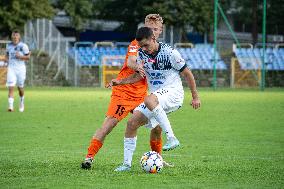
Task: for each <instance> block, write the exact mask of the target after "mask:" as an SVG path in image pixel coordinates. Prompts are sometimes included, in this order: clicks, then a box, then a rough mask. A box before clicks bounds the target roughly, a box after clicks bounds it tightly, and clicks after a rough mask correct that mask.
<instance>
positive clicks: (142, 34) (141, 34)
mask: <svg viewBox="0 0 284 189" xmlns="http://www.w3.org/2000/svg"><path fill="white" fill-rule="evenodd" d="M153 35H154V34H153V31H152V29H151V28H148V27H141V28H139V29H138V30H137V32H136V37H135V38H136V40H137V41H142V40H143V39H149V38H150V37H152V36H153Z"/></svg>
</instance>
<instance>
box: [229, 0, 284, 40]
mask: <svg viewBox="0 0 284 189" xmlns="http://www.w3.org/2000/svg"><path fill="white" fill-rule="evenodd" d="M235 7H236V8H237V9H239V10H240V11H239V12H236V13H235V14H234V19H235V20H236V21H238V22H239V23H242V24H244V25H245V26H246V28H247V31H249V32H251V34H252V38H253V40H252V43H254V44H255V43H257V36H258V33H261V32H262V21H263V0H252V1H247V0H235ZM283 9H284V3H283V0H267V17H266V20H267V21H266V29H267V33H268V34H281V35H283V34H284V21H283V17H284V12H283Z"/></svg>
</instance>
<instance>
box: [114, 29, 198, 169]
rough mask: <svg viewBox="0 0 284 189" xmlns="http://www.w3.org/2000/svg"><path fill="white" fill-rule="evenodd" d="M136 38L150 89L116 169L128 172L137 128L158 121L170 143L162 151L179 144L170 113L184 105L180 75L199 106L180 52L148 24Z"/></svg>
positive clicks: (131, 79) (129, 128) (130, 123)
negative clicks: (156, 36) (163, 40)
mask: <svg viewBox="0 0 284 189" xmlns="http://www.w3.org/2000/svg"><path fill="white" fill-rule="evenodd" d="M136 40H137V41H138V44H139V46H140V49H139V56H138V58H137V62H138V63H140V64H143V68H144V69H145V72H146V78H147V82H148V86H149V90H150V93H151V94H150V95H148V96H147V97H146V98H145V100H144V103H142V104H140V105H139V106H138V107H137V108H135V110H134V113H133V115H132V117H131V118H130V119H129V120H128V122H127V129H126V132H125V139H124V162H123V165H121V166H119V167H118V168H116V169H115V171H128V170H130V168H131V164H132V156H133V153H134V151H135V148H136V135H137V129H138V128H139V127H140V126H142V125H145V124H146V126H147V127H151V128H155V127H156V126H157V125H158V124H160V126H161V127H162V129H163V131H164V132H165V133H166V136H167V143H166V144H165V146H163V150H164V151H167V150H172V149H174V148H176V147H178V146H179V141H178V140H177V138H176V137H175V135H174V133H173V130H172V128H171V125H170V122H169V120H168V118H167V115H166V114H167V113H170V112H173V111H175V110H177V109H179V108H180V107H181V106H182V103H183V99H184V90H183V86H182V81H181V78H180V75H182V76H183V77H184V78H185V80H186V82H187V83H188V85H189V87H190V90H191V94H192V101H191V105H192V107H193V108H194V109H198V108H199V107H200V104H201V103H200V100H199V98H198V94H197V90H196V84H195V79H194V77H193V74H192V73H191V71H190V69H189V68H188V67H187V65H186V63H185V61H184V59H182V57H181V55H180V53H179V52H178V51H177V50H175V49H172V48H171V47H170V46H169V45H167V44H164V43H158V42H157V41H156V40H155V38H154V36H153V31H152V30H151V29H150V28H148V27H142V28H140V29H139V30H138V31H137V34H136ZM140 79H141V76H139V75H138V74H135V75H133V76H132V77H129V78H125V79H122V80H113V81H112V85H121V84H127V83H133V82H137V81H139V80H140Z"/></svg>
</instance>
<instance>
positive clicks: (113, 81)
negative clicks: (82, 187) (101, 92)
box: [105, 79, 121, 88]
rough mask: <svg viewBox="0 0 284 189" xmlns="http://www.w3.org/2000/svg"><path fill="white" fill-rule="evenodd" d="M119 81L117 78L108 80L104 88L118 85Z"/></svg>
mask: <svg viewBox="0 0 284 189" xmlns="http://www.w3.org/2000/svg"><path fill="white" fill-rule="evenodd" d="M120 84H121V81H120V80H118V79H112V80H111V82H109V83H108V84H106V86H105V87H106V88H112V86H117V85H120Z"/></svg>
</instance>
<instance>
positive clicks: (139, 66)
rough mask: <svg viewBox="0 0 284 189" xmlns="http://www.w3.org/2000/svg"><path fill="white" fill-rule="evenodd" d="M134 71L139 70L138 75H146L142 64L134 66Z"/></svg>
mask: <svg viewBox="0 0 284 189" xmlns="http://www.w3.org/2000/svg"><path fill="white" fill-rule="evenodd" d="M136 71H137V72H139V75H140V76H141V77H143V78H144V77H145V76H146V73H145V70H144V68H143V65H141V64H138V65H137V67H136Z"/></svg>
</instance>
